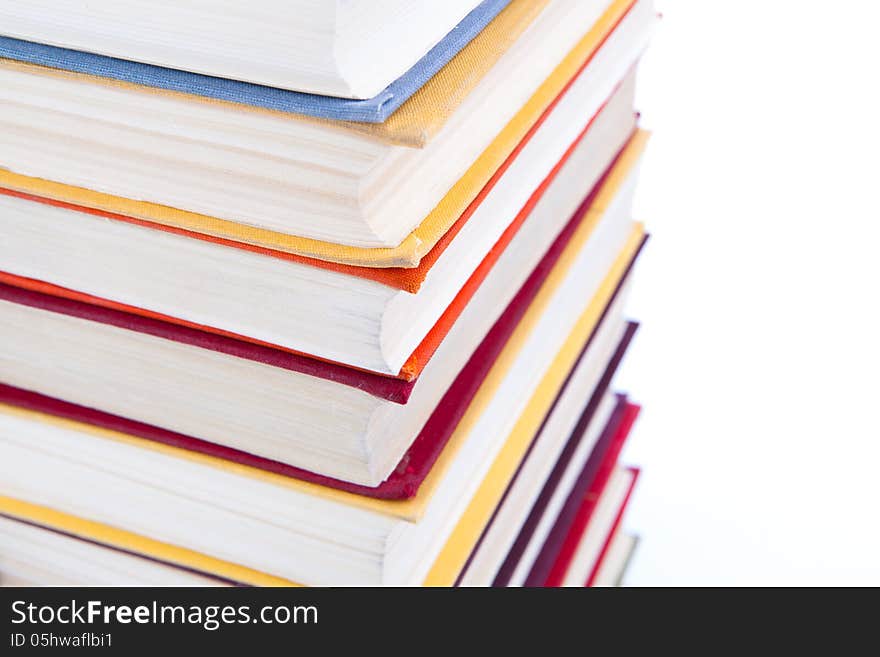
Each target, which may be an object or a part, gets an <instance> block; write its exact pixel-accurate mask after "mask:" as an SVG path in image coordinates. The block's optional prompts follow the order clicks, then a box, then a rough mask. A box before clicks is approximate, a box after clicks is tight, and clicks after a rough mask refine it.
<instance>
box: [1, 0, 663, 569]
mask: <svg viewBox="0 0 880 657" xmlns="http://www.w3.org/2000/svg"><path fill="white" fill-rule="evenodd" d="M214 4H215V5H216V6H213V7H211V8H210V9H208V5H207V4H206V3H203V2H190V1H181V2H175V3H161V4H159V5H157V4H156V3H154V2H150V1H149V0H124V1H120V0H91V1H90V2H89V3H80V2H62V3H55V2H53V3H49V2H27V3H21V2H0V32H2V35H3V36H2V37H0V58H2V59H0V125H2V128H0V236H2V239H0V384H2V385H0V452H2V457H0V572H2V577H3V579H4V581H5V582H7V583H31V584H144V585H146V584H249V585H264V584H265V585H269V584H285V585H286V584H302V585H318V586H325V585H441V586H449V585H461V586H487V585H494V586H522V585H526V586H543V585H549V586H557V585H574V586H584V585H591V584H606V585H610V584H614V583H615V582H617V581H618V580H619V577H620V573H621V572H622V570H623V568H624V567H625V564H626V562H627V559H628V556H629V555H630V554H631V552H632V549H633V546H634V540H633V539H632V538H631V537H630V536H628V535H626V534H625V533H623V532H622V531H621V529H620V526H621V518H622V516H623V513H624V510H625V508H626V505H627V501H628V499H629V497H630V495H631V493H632V491H633V487H634V485H635V483H636V479H637V476H638V472H637V471H636V470H634V469H629V468H626V467H624V466H622V465H620V463H619V454H620V451H621V448H622V446H623V444H624V442H625V440H626V439H627V436H628V434H629V433H630V429H631V427H632V425H633V423H634V421H635V419H636V416H637V415H638V412H639V408H638V406H636V405H635V404H633V403H632V402H631V401H630V400H629V399H628V398H627V397H626V396H625V395H621V394H616V393H615V392H613V390H612V387H611V383H612V379H613V377H614V374H615V370H616V369H617V367H618V365H619V363H620V362H621V359H622V358H623V357H624V355H625V352H626V351H627V347H628V345H629V344H630V341H631V340H632V338H633V335H634V333H635V331H636V324H635V323H633V322H630V321H628V320H627V318H626V315H625V313H624V310H625V304H626V299H627V291H628V289H629V287H630V284H631V279H632V270H633V267H634V264H635V262H636V258H637V256H638V254H639V252H640V250H641V248H642V246H643V244H644V241H645V239H646V237H645V233H644V230H643V227H642V226H641V224H639V223H637V222H635V221H634V220H633V218H632V214H631V202H632V198H633V193H634V190H635V185H636V178H637V170H638V166H639V161H640V158H641V156H642V152H643V149H644V147H645V142H646V135H645V133H644V132H642V131H640V130H639V128H638V126H637V116H636V114H635V112H634V108H633V104H634V89H635V69H636V66H637V63H638V60H639V57H640V55H641V54H642V52H643V51H644V50H645V48H646V46H647V43H648V40H649V38H650V35H651V33H652V31H653V28H654V26H655V24H656V21H657V15H656V13H655V11H654V10H653V7H652V4H651V2H650V0H482V1H479V0H449V1H444V2H420V3H415V2H409V1H407V0H389V1H387V2H383V3H381V5H380V6H378V7H377V5H376V3H372V2H368V1H367V0H353V1H350V2H338V1H337V2H334V1H333V0H324V1H322V2H316V1H315V0H285V1H284V2H279V1H276V0H255V2H251V3H247V4H246V5H241V4H240V3H228V2H222V3H214ZM50 5H51V7H50ZM50 15H51V20H49V19H48V17H49V16H50Z"/></svg>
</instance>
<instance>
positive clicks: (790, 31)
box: [618, 0, 880, 585]
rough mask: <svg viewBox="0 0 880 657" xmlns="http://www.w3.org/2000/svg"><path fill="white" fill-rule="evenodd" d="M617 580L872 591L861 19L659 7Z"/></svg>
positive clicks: (873, 456) (874, 149)
mask: <svg viewBox="0 0 880 657" xmlns="http://www.w3.org/2000/svg"><path fill="white" fill-rule="evenodd" d="M657 5H658V8H660V9H661V10H662V11H663V14H664V17H665V20H664V21H663V23H661V26H660V30H659V33H658V35H657V38H656V39H655V42H654V45H653V47H652V49H651V51H650V52H649V53H648V55H647V56H646V59H645V61H644V64H643V67H642V72H641V76H640V98H639V108H640V109H641V111H642V113H643V119H644V125H645V126H646V127H648V128H650V129H652V130H653V131H654V132H655V137H654V139H653V142H652V144H651V145H650V147H649V149H650V150H649V153H648V155H647V159H646V161H645V165H644V167H643V169H642V187H641V191H640V195H639V198H638V202H637V207H636V210H637V216H638V218H640V219H643V220H645V221H646V222H647V223H648V226H649V229H650V231H651V233H652V235H653V237H652V240H651V242H649V245H648V248H647V250H646V252H645V254H644V256H643V261H642V263H641V269H640V270H639V276H638V281H637V285H636V290H635V297H634V299H633V302H632V303H631V306H630V309H631V311H632V314H633V315H634V316H635V317H637V318H638V319H641V320H642V321H643V326H642V330H641V332H640V335H639V336H638V337H637V340H636V343H635V345H634V347H633V349H632V351H631V352H630V355H629V357H628V360H627V362H626V365H625V367H624V370H623V372H622V374H621V377H620V378H619V379H618V383H619V385H621V386H622V387H623V389H625V390H627V391H629V392H630V393H631V394H632V396H633V397H634V398H635V399H636V400H637V401H639V402H641V403H643V405H644V411H643V414H642V417H641V419H640V421H639V424H637V425H636V431H635V433H634V434H633V437H632V439H631V443H630V444H629V446H628V447H627V449H626V451H625V453H624V460H625V461H626V462H628V463H635V464H639V465H641V466H643V468H644V471H643V477H642V479H641V482H640V487H639V489H637V493H636V496H635V498H634V499H633V504H632V506H631V508H630V513H629V515H628V517H627V520H626V527H627V528H628V529H629V530H631V531H634V532H636V533H638V534H640V535H641V537H642V542H641V544H640V545H639V548H638V551H637V553H636V556H635V559H634V561H633V563H632V565H631V568H630V571H629V573H628V575H627V578H626V580H625V581H626V583H627V584H630V585H654V584H695V585H704V584H874V585H878V584H880V419H878V412H880V382H878V373H880V301H878V299H880V294H878V287H880V163H878V154H880V129H878V111H880V107H878V100H880V3H878V2H876V1H874V0H835V1H834V2H831V1H829V0H800V1H796V0H735V1H729V0H728V1H725V2H721V1H718V0H708V1H707V0H677V1H676V0H668V1H665V2H664V1H663V0H658V2H657Z"/></svg>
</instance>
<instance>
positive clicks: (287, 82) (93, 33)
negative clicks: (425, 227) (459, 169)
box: [0, 0, 509, 122]
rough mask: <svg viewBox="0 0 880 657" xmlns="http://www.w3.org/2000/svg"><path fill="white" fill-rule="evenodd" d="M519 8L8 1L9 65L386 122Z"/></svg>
mask: <svg viewBox="0 0 880 657" xmlns="http://www.w3.org/2000/svg"><path fill="white" fill-rule="evenodd" d="M508 3H509V0H485V1H483V2H480V1H479V0H450V1H447V2H442V3H429V4H424V5H421V6H416V5H413V4H412V3H407V2H405V1H404V0H392V1H390V2H387V1H386V2H383V3H382V4H381V5H376V3H370V2H364V1H362V0H361V1H356V2H339V1H338V0H336V1H332V2H317V3H316V2H314V1H311V2H310V1H309V0H295V1H293V2H273V1H271V0H261V1H260V2H256V3H251V4H249V5H248V6H247V8H246V9H244V8H243V7H242V6H240V5H236V3H234V2H228V1H227V2H220V3H213V5H212V6H211V7H210V9H209V8H207V7H206V6H199V4H198V3H194V2H176V3H167V4H157V3H155V2H148V1H146V0H124V1H122V2H120V1H119V0H97V1H95V2H89V4H88V7H85V6H83V5H82V3H79V2H70V1H62V2H57V1H55V2H41V1H38V2H28V3H20V2H13V1H11V0H4V1H3V2H0V25H2V26H3V27H2V30H3V35H4V38H2V39H0V54H2V56H4V57H10V58H14V59H18V60H21V61H27V62H31V63H34V64H40V65H42V66H51V67H57V68H63V69H66V70H71V71H78V72H83V73H91V74H95V75H101V76H106V77H110V78H113V79H117V80H124V81H127V82H134V83H138V84H152V85H155V86H157V87H160V88H163V89H174V90H178V91H186V92H190V93H200V94H203V95H206V96H210V97H213V98H223V99H225V100H233V101H234V100H236V99H241V98H245V99H249V100H251V99H253V97H254V96H256V95H257V94H261V96H259V97H261V98H265V100H266V105H268V106H270V107H274V108H276V109H277V108H278V107H279V106H280V107H283V108H287V109H288V111H294V110H293V109H292V108H296V110H298V111H300V112H302V113H304V114H312V115H316V116H325V117H327V116H329V117H332V118H345V119H352V120H368V121H376V122H381V121H383V120H385V118H387V115H388V114H389V113H391V112H393V111H394V109H395V106H396V105H399V103H400V102H401V100H400V99H401V98H402V99H403V100H406V98H407V97H408V96H409V95H411V94H412V93H413V91H414V90H418V89H419V88H420V87H421V86H422V84H424V82H425V81H426V80H428V79H430V78H431V77H432V76H433V75H434V73H436V72H437V71H438V70H439V69H440V68H442V67H443V66H444V65H445V64H446V63H447V62H448V61H449V60H450V59H451V58H452V57H453V56H454V55H455V54H456V53H457V52H458V51H459V50H460V49H461V48H462V47H464V46H465V45H467V44H468V43H469V42H470V41H471V39H473V37H474V36H475V35H476V34H479V32H480V31H481V30H482V29H483V28H484V27H485V26H486V25H487V24H488V23H489V22H490V21H491V20H492V19H493V18H494V17H495V16H496V15H497V14H498V12H499V11H501V10H502V9H504V7H505V6H506V5H507V4H508ZM48 13H51V15H52V20H51V21H49V20H46V15H47V14H48ZM49 44H52V45H49ZM194 73H195V74H194ZM199 74H201V75H199ZM257 85H260V86H263V87H269V88H265V89H260V88H256V89H255V87H257ZM284 90H295V91H298V92H301V93H290V92H288V93H284ZM316 96H317V97H316ZM324 97H335V98H324ZM350 99H361V100H365V101H367V102H352V101H351V100H350ZM272 101H274V102H272ZM270 102H271V104H269V103H270Z"/></svg>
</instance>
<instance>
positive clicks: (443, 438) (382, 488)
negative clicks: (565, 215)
mask: <svg viewBox="0 0 880 657" xmlns="http://www.w3.org/2000/svg"><path fill="white" fill-rule="evenodd" d="M585 203H586V201H585ZM583 219H584V213H583V212H582V211H579V212H578V213H576V214H575V215H574V216H573V218H572V219H571V221H570V222H569V224H568V225H567V226H566V228H565V229H564V230H563V231H562V233H560V235H559V237H558V238H557V240H556V241H555V242H554V244H553V246H552V247H551V248H550V250H549V251H548V252H547V254H546V255H545V256H544V258H543V259H542V261H541V262H540V263H539V264H538V266H537V267H536V268H535V270H534V271H533V272H532V274H531V275H530V276H529V278H528V279H527V280H526V282H525V284H524V285H523V286H522V287H521V288H520V290H519V292H518V293H517V294H516V296H515V297H514V299H513V300H512V301H511V302H510V304H509V305H508V307H507V309H506V310H505V311H504V313H503V314H502V315H501V317H500V318H499V319H498V321H497V322H496V323H495V325H494V326H493V327H492V329H491V330H490V331H489V333H488V334H487V336H486V337H485V339H484V340H483V341H482V343H481V344H480V345H479V347H478V348H477V349H476V351H475V352H474V353H473V355H472V356H471V358H470V360H469V361H468V363H467V364H466V365H465V367H464V368H463V369H462V371H461V372H460V373H459V375H458V377H457V378H456V379H455V381H454V382H453V384H452V385H451V386H450V388H449V389H448V390H447V392H446V393H445V395H444V396H443V398H442V399H441V401H440V402H439V404H438V405H437V407H436V408H435V409H434V412H433V413H432V414H431V416H430V418H429V419H428V421H427V423H426V424H425V426H424V428H423V429H422V431H421V432H420V433H419V435H418V436H417V437H416V439H415V441H414V442H413V444H412V445H411V446H410V448H409V450H408V451H407V452H406V454H405V455H404V456H403V458H402V459H401V461H400V463H399V464H398V466H397V468H395V470H394V471H393V472H392V474H391V475H390V476H389V477H388V479H386V480H385V481H384V482H383V483H382V484H380V485H379V486H378V487H376V488H370V487H368V486H363V485H359V484H353V483H350V482H344V481H341V480H338V479H334V478H331V477H326V476H323V475H319V474H316V473H313V472H309V471H307V470H304V469H301V468H296V467H293V466H290V465H287V464H284V463H280V462H278V461H272V460H269V459H265V458H261V457H258V456H254V455H251V454H247V453H245V452H241V451H239V450H235V449H232V448H228V447H224V446H221V445H218V444H215V443H210V442H207V441H203V440H199V439H197V438H195V437H192V436H185V435H182V434H179V433H175V432H172V431H167V430H164V429H160V428H158V427H155V426H152V425H148V424H144V423H141V422H136V421H133V420H129V419H126V418H122V417H119V416H116V415H111V414H108V413H104V412H102V411H98V410H95V409H92V408H86V407H83V406H78V405H75V404H70V403H67V402H63V401H60V400H57V399H53V398H50V397H46V396H44V395H40V394H37V393H33V392H29V391H24V390H20V389H17V388H13V387H11V386H4V385H0V402H2V403H8V404H12V405H15V406H20V407H24V408H28V409H31V410H35V411H39V412H44V413H49V414H52V415H57V416H61V417H66V418H69V419H72V420H76V421H80V422H84V423H88V424H92V425H95V426H100V427H103V428H107V429H112V430H115V431H119V432H122V433H127V434H130V435H133V436H137V437H139V438H144V439H147V440H153V441H156V442H160V443H164V444H166V445H172V446H175V447H181V448H184V449H189V450H191V451H194V452H200V453H203V454H208V455H210V456H215V457H218V458H223V459H226V460H230V461H234V462H237V463H241V464H243V465H248V466H251V467H255V468H260V469H263V470H266V471H269V472H273V473H276V474H280V475H283V476H289V477H293V478H296V479H301V480H304V481H308V482H312V483H317V484H321V485H324V486H329V487H331V488H336V489H340V490H345V491H349V492H352V493H356V494H359V495H365V496H369V497H375V498H381V499H407V498H410V497H413V496H415V494H416V492H417V491H418V489H419V486H420V485H421V483H422V482H423V481H424V479H425V477H426V476H427V475H428V473H429V472H430V470H431V466H433V464H434V462H435V461H436V460H437V457H438V456H439V454H440V452H441V451H442V449H443V447H444V446H445V445H446V442H447V441H448V440H449V437H450V436H451V435H452V432H453V431H454V429H455V427H456V426H457V425H458V422H459V420H460V419H461V417H462V416H463V415H464V413H465V411H466V410H467V408H468V406H469V405H470V402H471V400H472V399H473V397H474V395H475V394H476V393H477V390H478V389H479V387H480V385H481V384H482V382H483V380H484V379H485V377H486V375H487V374H488V372H489V370H490V369H491V368H492V365H493V364H494V362H495V359H496V358H497V356H498V354H499V353H500V352H501V350H502V349H503V348H504V345H505V344H506V343H507V340H508V339H509V338H510V336H511V334H512V333H513V331H514V329H515V328H516V326H517V325H518V323H519V320H520V318H521V317H522V315H523V314H524V313H525V312H526V310H527V309H528V307H529V305H530V304H531V302H532V300H533V299H534V297H535V295H536V294H537V293H538V290H539V289H540V288H541V286H542V284H543V282H544V281H545V280H546V278H547V276H548V275H549V274H550V272H551V271H552V269H553V267H554V265H555V264H556V262H557V261H558V259H559V257H560V256H561V254H562V252H563V251H564V249H565V246H566V244H567V243H568V241H569V239H570V238H571V236H572V234H573V233H574V232H575V230H576V229H577V227H578V226H579V225H580V222H581V221H583ZM643 244H644V242H643ZM637 256H638V253H637V254H636V256H635V257H634V258H633V260H632V261H631V262H630V264H629V267H628V268H627V271H626V273H625V274H624V276H623V277H622V279H621V282H620V283H619V284H618V286H617V288H616V289H615V292H614V294H613V296H612V298H611V300H610V302H609V303H613V301H614V299H615V298H616V297H617V294H618V293H619V292H620V289H621V288H622V286H623V284H624V281H626V279H627V278H628V276H629V274H630V272H631V270H632V267H633V265H634V264H635V258H636V257H637ZM0 299H4V300H7V301H12V302H15V303H23V304H25V305H30V306H34V307H38V308H43V309H46V310H49V311H52V312H61V313H64V314H69V315H72V316H76V317H82V318H84V319H89V320H92V321H99V322H107V323H110V324H114V325H116V326H122V327H124V328H130V329H131V330H136V331H143V332H145V333H150V334H152V335H157V336H159V337H163V338H166V339H171V340H179V341H182V342H186V343H189V344H193V345H196V346H206V348H209V349H215V350H218V351H222V352H224V353H228V354H232V355H235V356H239V357H242V358H251V359H253V360H259V361H260V362H267V363H268V364H272V365H277V366H279V367H285V366H287V365H289V364H290V360H291V359H294V360H296V361H301V360H304V359H303V357H301V356H295V355H293V354H289V353H287V352H279V351H277V350H272V349H269V348H268V347H260V346H258V345H253V344H250V343H245V342H241V341H237V340H233V339H231V338H226V337H223V336H217V335H213V334H208V333H204V332H201V331H196V330H194V329H189V328H186V327H181V326H177V325H174V324H168V323H165V322H160V321H158V320H155V319H150V318H145V317H139V316H133V315H128V314H126V313H122V312H119V311H116V310H112V309H108V308H101V307H96V306H91V305H89V304H84V303H81V302H77V301H73V300H70V299H63V298H59V297H54V296H50V295H45V294H40V293H38V292H34V291H30V290H24V289H20V288H16V287H12V286H9V285H2V284H0ZM305 360H309V359H305ZM300 366H307V367H311V368H324V367H329V368H331V369H332V370H333V372H334V376H340V377H347V379H348V380H349V381H351V380H357V379H358V378H359V377H363V378H364V380H369V381H372V382H373V383H374V385H386V384H388V385H395V384H401V383H403V382H401V381H398V380H395V379H388V378H385V377H380V376H375V375H369V374H365V373H363V372H358V371H353V370H349V369H347V368H343V367H341V366H338V365H328V364H326V363H323V362H321V361H310V362H309V363H306V364H305V365H303V364H301V363H299V362H297V367H300ZM339 370H341V371H339Z"/></svg>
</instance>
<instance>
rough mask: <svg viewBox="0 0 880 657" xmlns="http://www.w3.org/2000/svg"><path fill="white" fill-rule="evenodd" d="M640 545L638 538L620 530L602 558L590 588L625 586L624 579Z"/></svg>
mask: <svg viewBox="0 0 880 657" xmlns="http://www.w3.org/2000/svg"><path fill="white" fill-rule="evenodd" d="M638 544H639V538H638V536H635V535H633V534H627V533H626V532H624V531H623V530H622V529H618V530H617V531H616V532H615V533H614V536H613V537H612V538H611V540H610V542H609V544H608V548H607V550H606V551H605V553H604V554H603V556H602V560H601V561H600V563H599V567H598V569H597V571H596V576H595V577H594V578H593V580H592V581H591V582H590V584H589V585H590V586H593V587H597V588H600V587H601V588H607V587H620V586H623V579H624V577H625V575H626V571H627V568H629V564H630V562H631V561H632V558H633V555H634V554H635V551H636V548H637V547H638Z"/></svg>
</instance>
